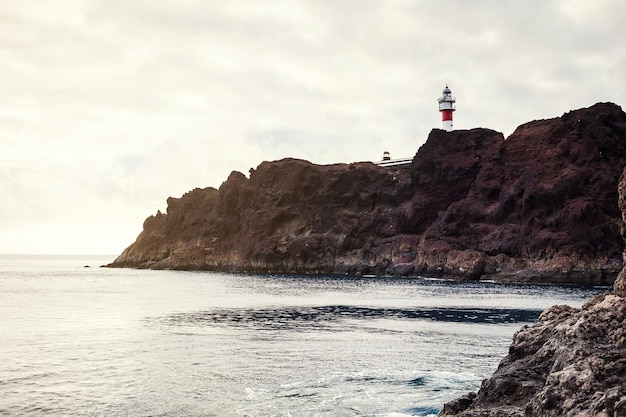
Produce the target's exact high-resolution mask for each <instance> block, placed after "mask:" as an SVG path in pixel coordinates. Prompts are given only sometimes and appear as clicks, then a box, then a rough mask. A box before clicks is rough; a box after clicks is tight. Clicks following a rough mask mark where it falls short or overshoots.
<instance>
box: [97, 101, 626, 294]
mask: <svg viewBox="0 0 626 417" xmlns="http://www.w3.org/2000/svg"><path fill="white" fill-rule="evenodd" d="M625 164H626V114H625V113H624V112H623V111H622V109H621V108H620V107H619V106H617V105H615V104H611V103H598V104H596V105H594V106H591V107H589V108H584V109H580V110H575V111H571V112H568V113H566V114H564V115H563V116H561V117H559V118H554V119H547V120H538V121H533V122H529V123H526V124H524V125H522V126H520V127H518V128H517V129H516V130H515V132H514V133H513V134H512V135H511V136H509V137H508V138H507V139H506V140H505V139H504V137H503V136H502V134H500V133H498V132H495V131H492V130H489V129H483V128H477V129H471V130H459V131H452V132H445V131H443V130H439V129H435V130H433V131H432V132H431V133H430V135H429V137H428V140H427V141H426V143H425V144H424V145H423V146H422V147H421V148H420V149H419V150H418V152H417V154H416V155H415V157H414V159H413V162H412V164H411V165H410V166H409V167H406V168H398V169H390V168H383V167H380V166H377V165H375V164H373V163H369V162H362V163H354V164H336V165H315V164H312V163H310V162H307V161H302V160H295V159H284V160H280V161H274V162H263V163H262V164H261V165H259V166H258V167H257V168H256V169H251V170H250V174H249V176H248V177H246V176H245V175H244V174H242V173H239V172H233V173H232V174H231V175H230V176H229V178H228V179H227V180H226V181H225V182H224V183H223V184H222V185H221V186H220V187H219V189H215V188H211V187H209V188H204V189H199V188H198V189H194V190H193V191H190V192H188V193H186V194H185V195H183V196H182V197H180V198H169V199H168V201H167V202H168V207H167V212H166V213H161V212H158V213H157V214H156V215H154V216H150V217H149V218H148V219H146V221H145V222H144V228H143V231H142V233H141V234H140V235H139V236H138V237H137V240H136V241H135V242H134V243H133V244H132V245H130V246H129V247H128V248H127V249H126V250H124V251H123V253H122V254H121V255H120V256H119V257H118V258H117V259H116V260H115V261H114V262H113V263H112V264H110V265H109V266H111V267H132V268H153V269H186V270H214V271H231V272H258V273H297V274H355V275H359V274H361V275H365V274H374V275H395V276H424V275H427V276H433V277H448V278H455V279H465V280H476V279H488V280H495V281H508V282H532V283H555V284H580V285H611V284H612V283H613V281H614V280H615V277H616V276H617V274H618V272H619V271H620V269H621V267H622V258H621V253H622V250H623V249H624V242H623V240H622V239H621V238H620V235H619V227H618V220H619V216H620V212H619V209H618V207H617V193H616V191H615V190H616V189H617V183H618V179H619V175H620V173H621V169H622V167H623V166H624V165H625Z"/></svg>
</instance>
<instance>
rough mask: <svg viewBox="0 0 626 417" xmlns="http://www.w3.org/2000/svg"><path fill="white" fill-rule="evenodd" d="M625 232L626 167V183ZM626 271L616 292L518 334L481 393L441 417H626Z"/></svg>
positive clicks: (623, 189)
mask: <svg viewBox="0 0 626 417" xmlns="http://www.w3.org/2000/svg"><path fill="white" fill-rule="evenodd" d="M619 191H620V202H619V203H620V207H621V208H622V213H623V217H624V220H625V221H623V222H622V233H624V229H625V228H626V170H625V171H624V176H623V177H622V180H621V182H620V186H619ZM624 256H625V259H626V253H625V255H624ZM625 297H626V268H624V269H622V271H621V272H620V274H619V276H618V278H617V280H616V282H615V287H614V291H613V293H612V294H605V295H600V296H597V297H595V298H593V299H592V300H591V301H589V302H588V303H587V304H586V305H584V306H583V307H582V308H581V309H580V310H578V309H574V308H571V307H568V306H555V307H552V308H550V309H548V310H546V311H545V312H544V313H543V314H542V315H541V316H540V318H539V321H538V323H536V324H534V325H532V326H526V327H524V328H522V329H521V330H520V331H519V332H517V333H516V334H515V336H514V338H513V343H512V344H511V347H510V348H509V354H508V356H507V357H506V358H505V359H504V360H503V361H502V362H501V363H500V365H499V367H498V369H497V371H496V372H495V373H494V375H493V376H492V377H491V378H490V379H487V380H485V381H483V383H482V386H481V388H480V390H479V391H478V393H470V394H468V395H466V396H464V397H462V398H460V399H458V400H455V401H452V402H450V403H448V404H446V405H445V406H444V409H443V410H442V412H441V413H440V415H441V416H459V417H500V416H502V417H505V416H506V417H509V416H526V417H534V416H537V417H540V416H541V417H543V416H606V417H624V416H626V298H625Z"/></svg>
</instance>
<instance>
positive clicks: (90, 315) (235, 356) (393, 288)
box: [0, 255, 610, 417]
mask: <svg viewBox="0 0 626 417" xmlns="http://www.w3.org/2000/svg"><path fill="white" fill-rule="evenodd" d="M113 259H114V256H30V255H29V256H26V255H20V256H15V255H13V256H10V255H2V256H0V415H7V416H14V415H15V416H216V417H228V416H250V417H252V416H255V417H256V416H281V417H283V416H284V417H287V416H294V417H295V416H436V415H437V413H438V412H439V411H440V409H441V408H442V406H443V404H444V403H445V402H447V401H450V400H452V399H454V398H456V397H458V396H460V395H463V394H465V393H467V392H469V391H473V390H476V389H478V388H479V386H480V384H481V381H482V380H483V379H485V378H487V377H488V376H490V375H491V374H492V373H493V372H494V371H495V369H496V367H497V366H498V363H499V362H500V360H501V359H502V358H503V357H504V356H505V355H506V354H507V351H508V347H509V345H510V343H511V338H512V336H513V334H514V333H515V332H516V331H517V330H518V329H520V328H521V327H522V326H526V325H529V324H531V323H533V322H534V321H536V320H537V318H538V316H539V314H540V313H541V312H542V311H543V310H544V309H546V308H548V307H550V306H552V305H554V304H568V305H570V306H574V307H580V306H581V305H582V304H583V303H585V302H586V301H587V300H588V299H589V298H591V297H592V296H593V295H595V294H599V293H601V292H606V291H608V290H609V289H610V288H608V287H585V288H583V287H565V286H538V285H510V284H497V283H492V282H463V283H459V282H452V281H446V280H441V279H431V278H428V277H421V278H398V277H376V276H371V277H370V276H368V277H361V276H359V277H357V276H299V275H257V274H222V273H213V272H183V271H151V270H134V269H111V268H102V267H100V266H101V265H103V264H107V263H109V262H111V261H113Z"/></svg>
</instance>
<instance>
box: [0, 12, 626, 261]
mask: <svg viewBox="0 0 626 417" xmlns="http://www.w3.org/2000/svg"><path fill="white" fill-rule="evenodd" d="M625 21H626V2H624V1H623V0H593V1H591V0H589V1H581V0H562V1H557V0H552V1H546V0H526V1H523V2H521V1H516V2H513V1H495V0H494V1H491V0H490V1H487V0H474V1H467V0H446V1H441V0H432V1H431V0H413V1H408V0H406V1H404V0H397V1H394V0H384V1H383V0H380V1H369V0H352V1H324V0H311V1H296V0H285V1H279V0H263V1H258V0H251V1H239V0H229V1H219V2H218V1H207V0H23V1H10V0H0V192H1V195H2V203H1V204H0V237H1V239H0V253H104V254H119V253H120V252H121V251H122V250H123V249H124V248H125V247H126V246H128V245H129V244H130V243H132V242H133V241H134V239H135V237H136V236H137V234H138V233H139V232H140V231H141V229H142V223H143V221H144V219H145V218H146V217H147V216H149V215H151V214H154V213H156V211H157V210H158V209H160V210H162V211H163V210H164V209H165V207H166V202H165V201H166V199H167V197H169V196H173V197H180V196H181V195H182V194H183V193H185V192H186V191H188V190H191V189H193V188H195V187H207V186H213V187H219V186H220V184H221V183H222V182H223V181H224V180H225V179H226V178H227V177H228V174H229V173H230V172H231V171H233V170H237V171H241V172H243V173H244V174H246V175H247V174H248V171H249V169H250V168H252V167H256V166H257V165H259V164H260V163H261V162H262V161H266V160H276V159H281V158H283V157H296V158H303V159H307V160H309V161H311V162H315V163H319V164H329V163H337V162H354V161H365V160H378V159H380V158H381V156H382V153H383V151H389V152H391V156H392V157H393V158H396V157H405V156H413V155H414V154H415V152H416V151H417V149H418V148H419V146H420V145H421V144H423V143H424V141H425V140H426V138H427V136H428V133H429V132H430V131H431V129H433V128H438V127H440V126H441V121H440V115H439V113H438V111H437V98H438V97H439V96H440V95H441V90H442V89H443V87H444V84H445V83H448V84H449V86H450V88H451V89H452V92H453V94H454V95H455V96H456V98H457V111H456V112H455V114H454V118H455V119H454V124H455V128H456V129H469V128H473V127H488V128H492V129H495V130H498V131H501V132H503V133H504V135H505V136H508V135H509V134H511V133H512V132H513V130H514V129H515V128H516V127H517V126H518V125H520V124H522V123H524V122H527V121H530V120H533V119H543V118H550V117H555V116H560V115H561V114H563V113H565V112H567V111H569V110H571V109H576V108H580V107H587V106H590V105H593V104H594V103H596V102H599V101H603V102H604V101H611V102H614V103H617V104H619V105H622V106H625V105H626V41H625V40H626V25H625V24H624V22H625Z"/></svg>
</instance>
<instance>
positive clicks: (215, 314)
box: [158, 305, 541, 330]
mask: <svg viewBox="0 0 626 417" xmlns="http://www.w3.org/2000/svg"><path fill="white" fill-rule="evenodd" d="M540 314H541V310H525V309H507V308H421V307H420V308H372V307H358V306H346V305H335V306H317V307H281V308H263V309H243V308H234V309H215V310H209V311H197V312H192V313H178V314H173V315H170V316H166V317H162V318H159V319H158V320H159V321H160V322H162V323H164V324H166V325H170V326H216V325H229V326H242V327H253V328H256V329H286V330H294V329H296V328H298V327H302V326H304V327H307V328H311V327H325V326H326V325H329V324H331V323H333V322H338V321H342V320H346V319H349V320H373V319H399V320H430V321H437V322H452V323H477V324H505V323H529V322H534V321H536V320H537V318H538V317H539V315H540Z"/></svg>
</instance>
